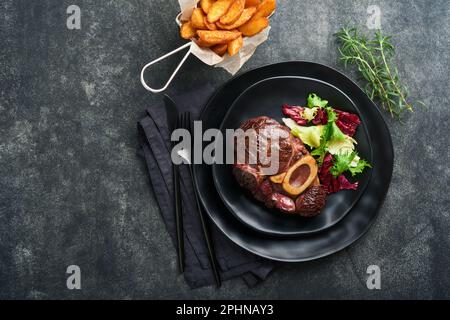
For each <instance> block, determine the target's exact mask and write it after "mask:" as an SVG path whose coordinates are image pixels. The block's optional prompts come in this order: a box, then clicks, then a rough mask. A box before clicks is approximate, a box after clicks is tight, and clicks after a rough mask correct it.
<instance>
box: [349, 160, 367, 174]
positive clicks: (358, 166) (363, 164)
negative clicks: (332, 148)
mask: <svg viewBox="0 0 450 320" xmlns="http://www.w3.org/2000/svg"><path fill="white" fill-rule="evenodd" d="M365 168H372V166H371V165H370V163H368V162H367V161H366V160H362V159H360V160H359V161H358V163H357V164H356V167H354V166H353V165H352V166H350V168H349V169H348V171H350V173H351V174H352V177H354V176H356V175H357V174H360V173H362V172H363V171H364V169H365Z"/></svg>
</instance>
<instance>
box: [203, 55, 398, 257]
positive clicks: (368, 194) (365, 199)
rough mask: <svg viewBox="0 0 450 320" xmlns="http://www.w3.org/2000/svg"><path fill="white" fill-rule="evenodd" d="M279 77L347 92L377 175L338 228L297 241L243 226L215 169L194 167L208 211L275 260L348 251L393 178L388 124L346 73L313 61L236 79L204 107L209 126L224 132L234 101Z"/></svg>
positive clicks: (242, 242) (242, 241) (246, 244)
mask: <svg viewBox="0 0 450 320" xmlns="http://www.w3.org/2000/svg"><path fill="white" fill-rule="evenodd" d="M277 76H300V77H309V78H313V79H318V80H321V81H324V82H327V83H329V84H332V85H334V86H335V87H337V88H339V89H340V90H341V91H343V92H345V93H346V94H347V95H348V96H349V97H350V98H351V100H352V101H353V102H354V103H355V104H356V105H358V108H359V111H360V115H361V118H362V121H364V122H365V124H366V128H367V132H368V134H369V139H370V141H371V145H372V151H373V157H372V165H373V169H372V177H371V179H370V182H369V184H368V186H367V188H366V190H365V192H364V194H363V196H362V197H361V199H360V200H359V201H358V202H357V203H356V205H355V206H354V207H353V209H352V210H351V211H350V212H349V213H348V214H347V215H346V216H345V217H344V218H343V219H342V220H341V221H340V222H339V223H338V224H336V225H335V226H333V227H331V228H328V229H326V230H324V231H323V232H320V233H314V234H310V235H305V236H297V237H287V238H286V237H275V236H268V235H266V234H263V233H261V232H257V231H255V230H253V229H251V228H248V227H247V226H245V225H244V224H242V223H241V222H240V221H239V220H238V219H236V218H235V216H234V215H233V214H232V213H231V212H230V211H229V210H228V209H227V207H226V206H225V205H224V204H223V202H222V201H221V198H220V197H219V195H218V193H217V192H216V190H215V188H214V183H213V178H212V170H211V166H208V165H206V164H204V165H196V166H194V177H195V183H196V187H197V189H198V191H199V195H200V198H201V201H202V204H203V206H204V208H205V209H206V212H207V213H208V215H209V216H210V217H211V219H212V220H213V221H214V223H215V224H216V226H217V227H218V228H219V229H220V230H221V231H222V232H223V233H224V234H225V235H226V236H227V237H228V238H229V239H231V240H232V241H233V242H235V243H236V244H237V245H239V246H241V247H242V248H244V249H246V250H248V251H250V252H252V253H254V254H256V255H259V256H261V257H265V258H268V259H272V260H278V261H285V262H301V261H309V260H314V259H318V258H321V257H324V256H327V255H330V254H333V253H335V252H337V251H339V250H342V249H344V248H346V247H347V246H349V245H350V244H352V243H353V242H355V241H356V240H358V239H359V238H360V237H361V236H362V235H363V234H364V233H365V232H366V231H367V230H368V229H369V227H370V226H371V225H372V223H373V221H374V220H375V217H376V215H377V212H378V209H379V208H380V206H381V204H382V202H383V200H384V198H385V196H386V193H387V191H388V189H389V184H390V180H391V176H392V170H393V161H394V151H393V148H392V141H391V136H390V134H389V130H388V128H387V126H386V123H385V122H384V120H383V117H382V115H381V113H380V112H379V111H378V109H377V107H376V106H375V105H374V104H373V103H372V102H371V101H370V99H368V97H367V95H366V94H364V92H363V91H362V90H361V89H360V88H359V87H358V86H357V85H356V84H355V83H354V82H352V81H351V80H350V79H348V78H347V77H346V76H344V75H343V74H342V73H340V72H338V71H336V70H334V69H332V68H330V67H327V66H324V65H320V64H316V63H311V62H285V63H279V64H274V65H269V66H265V67H261V68H258V69H255V70H252V71H249V72H247V73H244V74H242V75H240V76H238V77H235V78H233V79H231V80H230V81H229V82H227V83H226V84H225V85H224V86H222V87H221V88H220V89H219V90H218V91H217V92H216V93H215V94H214V95H213V97H212V98H211V99H210V100H209V102H208V103H207V104H206V106H205V107H204V109H203V111H202V114H201V120H203V127H204V128H219V126H220V122H221V120H222V119H223V117H224V116H225V114H226V112H227V111H228V109H229V108H230V106H231V105H232V104H233V102H234V101H235V100H236V99H237V98H238V97H239V95H240V94H241V93H242V92H244V91H245V90H246V89H247V88H249V87H250V86H252V85H253V84H255V83H257V82H259V81H262V80H264V79H268V78H272V77H277Z"/></svg>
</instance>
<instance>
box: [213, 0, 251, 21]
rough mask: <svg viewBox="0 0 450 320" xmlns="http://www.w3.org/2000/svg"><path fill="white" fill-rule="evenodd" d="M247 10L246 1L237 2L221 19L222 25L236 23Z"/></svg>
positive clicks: (238, 0) (236, 0)
mask: <svg viewBox="0 0 450 320" xmlns="http://www.w3.org/2000/svg"><path fill="white" fill-rule="evenodd" d="M244 9H245V0H235V1H234V2H233V3H232V4H231V6H230V9H228V12H227V13H225V14H224V15H223V16H222V17H220V20H219V21H220V23H223V24H231V23H233V22H235V21H236V20H237V19H239V17H240V16H241V15H242V12H243V11H244Z"/></svg>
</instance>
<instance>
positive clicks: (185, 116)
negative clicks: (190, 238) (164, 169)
mask: <svg viewBox="0 0 450 320" xmlns="http://www.w3.org/2000/svg"><path fill="white" fill-rule="evenodd" d="M180 123H181V127H182V128H184V129H186V130H188V131H189V132H190V134H191V141H195V139H194V137H193V136H194V130H193V123H192V120H191V113H190V112H184V113H182V114H181V115H180ZM189 156H190V159H189V164H188V167H189V174H190V178H191V181H192V185H193V186H194V195H195V203H196V206H197V213H198V216H199V218H200V222H201V225H202V231H203V236H204V238H205V243H206V247H207V249H208V257H209V262H210V264H211V268H212V270H213V273H214V279H215V281H216V286H217V287H220V286H221V280H220V274H219V269H218V266H217V261H216V255H215V252H214V246H213V243H212V240H211V235H210V233H209V227H208V221H207V218H206V216H205V213H204V211H203V208H202V206H201V204H200V199H199V196H198V193H197V188H196V184H195V181H194V170H193V164H192V158H193V157H192V144H191V150H189Z"/></svg>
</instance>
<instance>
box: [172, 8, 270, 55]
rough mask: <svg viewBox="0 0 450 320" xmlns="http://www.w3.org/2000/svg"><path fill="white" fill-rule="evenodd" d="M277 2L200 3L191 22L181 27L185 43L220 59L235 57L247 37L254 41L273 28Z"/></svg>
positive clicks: (185, 22)
mask: <svg viewBox="0 0 450 320" xmlns="http://www.w3.org/2000/svg"><path fill="white" fill-rule="evenodd" d="M275 9H276V0H200V1H199V3H198V5H197V7H196V8H194V10H193V12H192V15H191V18H190V20H189V21H184V22H183V23H182V25H181V27H180V35H181V37H182V38H184V39H189V40H193V41H194V42H195V43H196V44H197V45H198V46H199V47H202V48H209V49H210V50H211V51H213V52H214V53H216V54H217V55H219V56H223V55H225V54H226V53H228V55H229V56H230V57H231V56H234V55H236V54H237V53H239V51H240V50H241V48H242V46H243V44H244V37H252V36H254V35H256V34H258V33H260V32H261V31H263V30H264V29H265V28H267V27H268V26H269V16H270V15H271V14H272V13H273V12H274V10H275Z"/></svg>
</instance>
